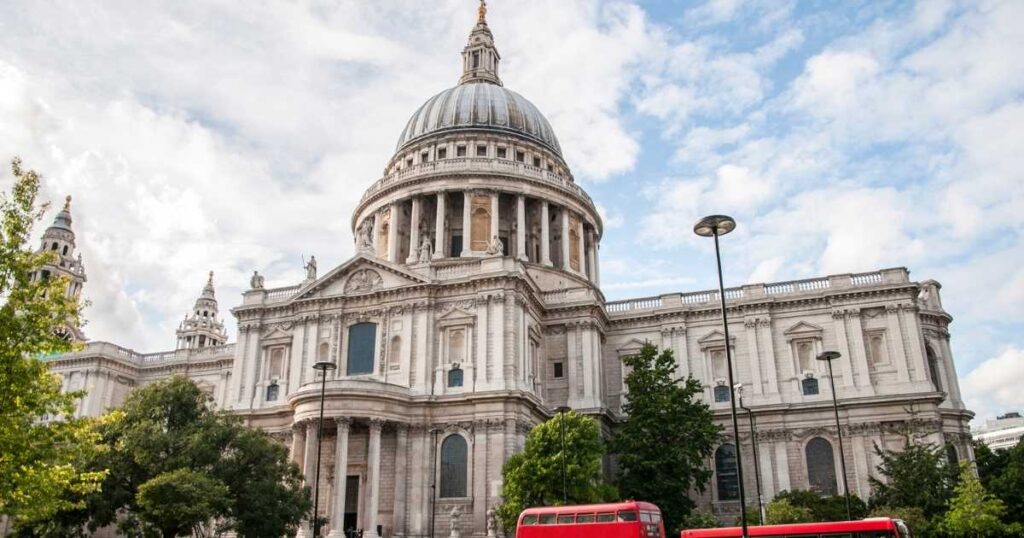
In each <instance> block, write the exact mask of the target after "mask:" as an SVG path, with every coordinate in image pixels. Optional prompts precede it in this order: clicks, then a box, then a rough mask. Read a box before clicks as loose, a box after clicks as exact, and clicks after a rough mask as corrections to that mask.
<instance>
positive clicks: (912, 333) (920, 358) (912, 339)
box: [896, 304, 949, 393]
mask: <svg viewBox="0 0 1024 538" xmlns="http://www.w3.org/2000/svg"><path fill="white" fill-rule="evenodd" d="M896 315H897V316H898V317H899V318H903V319H902V322H903V323H902V325H903V326H904V327H906V331H905V332H906V333H907V340H908V341H909V344H910V354H911V355H912V358H911V359H910V360H912V361H913V364H914V369H915V370H917V378H918V379H920V380H922V381H923V380H927V379H929V375H928V355H927V354H926V353H925V351H924V343H923V342H922V341H921V338H922V337H923V336H924V335H922V334H921V326H920V324H919V323H918V318H917V307H915V306H911V305H909V304H904V305H900V306H899V310H898V311H897V314H896ZM935 358H936V360H938V357H935ZM907 362H908V363H909V362H910V361H907ZM938 366H939V368H940V370H941V369H943V368H942V365H941V364H939V365H938ZM940 375H941V374H940ZM939 382H940V383H942V387H943V389H944V390H945V391H946V392H947V393H948V392H949V379H948V378H947V379H942V380H939Z"/></svg>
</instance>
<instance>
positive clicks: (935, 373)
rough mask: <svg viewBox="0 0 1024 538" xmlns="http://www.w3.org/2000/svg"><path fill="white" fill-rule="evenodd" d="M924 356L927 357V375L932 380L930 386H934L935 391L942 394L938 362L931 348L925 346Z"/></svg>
mask: <svg viewBox="0 0 1024 538" xmlns="http://www.w3.org/2000/svg"><path fill="white" fill-rule="evenodd" d="M924 349H925V354H926V355H927V356H928V375H929V376H930V377H931V378H932V385H934V386H935V390H937V391H939V392H942V377H940V376H939V360H938V359H937V358H935V353H934V352H933V351H932V348H931V347H928V346H926V347H925V348H924Z"/></svg>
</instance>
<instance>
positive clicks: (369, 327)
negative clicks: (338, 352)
mask: <svg viewBox="0 0 1024 538" xmlns="http://www.w3.org/2000/svg"><path fill="white" fill-rule="evenodd" d="M376 339H377V324H376V323H356V324H355V325H353V326H351V327H349V328H348V369H347V370H346V371H347V372H348V375H360V374H372V373H373V352H374V348H375V346H374V342H375V341H376Z"/></svg>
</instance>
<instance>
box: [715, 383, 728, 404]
mask: <svg viewBox="0 0 1024 538" xmlns="http://www.w3.org/2000/svg"><path fill="white" fill-rule="evenodd" d="M715 401H716V402H728V401H729V387H727V386H725V385H718V386H717V387H715Z"/></svg>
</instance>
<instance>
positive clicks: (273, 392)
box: [267, 385, 281, 402]
mask: <svg viewBox="0 0 1024 538" xmlns="http://www.w3.org/2000/svg"><path fill="white" fill-rule="evenodd" d="M279 390H281V389H280V387H279V386H278V385H270V386H268V387H267V401H268V402H273V401H275V400H277V394H278V391H279Z"/></svg>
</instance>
